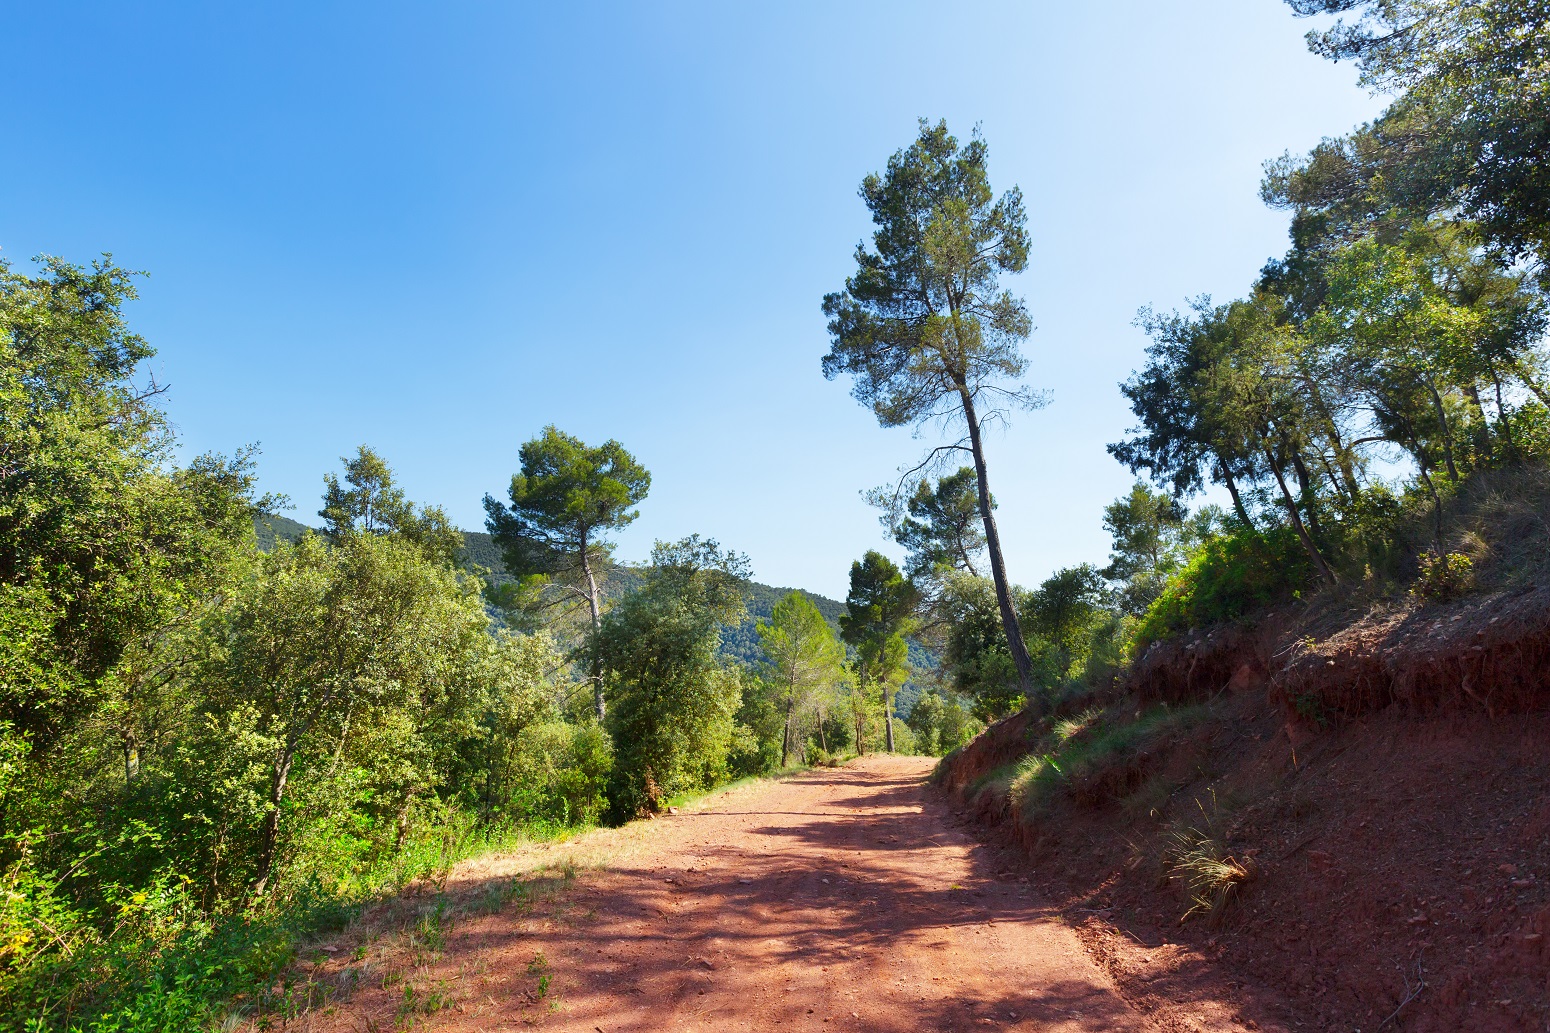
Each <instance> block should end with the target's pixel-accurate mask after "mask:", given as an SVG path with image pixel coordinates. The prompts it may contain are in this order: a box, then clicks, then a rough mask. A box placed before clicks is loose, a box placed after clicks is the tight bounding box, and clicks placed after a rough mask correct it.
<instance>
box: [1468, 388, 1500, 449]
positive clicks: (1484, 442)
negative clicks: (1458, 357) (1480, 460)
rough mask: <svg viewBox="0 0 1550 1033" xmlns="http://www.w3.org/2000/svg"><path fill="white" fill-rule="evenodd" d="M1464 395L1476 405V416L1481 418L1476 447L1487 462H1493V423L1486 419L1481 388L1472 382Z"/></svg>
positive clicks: (1476, 436) (1476, 435)
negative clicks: (1481, 399)
mask: <svg viewBox="0 0 1550 1033" xmlns="http://www.w3.org/2000/svg"><path fill="white" fill-rule="evenodd" d="M1464 393H1465V394H1466V395H1468V396H1469V400H1470V401H1471V402H1473V403H1475V415H1476V416H1479V417H1480V430H1479V432H1477V433H1476V434H1475V447H1476V448H1478V449H1479V450H1480V452H1481V454H1483V455H1484V456H1485V461H1486V462H1488V463H1489V462H1491V460H1492V459H1494V458H1495V457H1494V456H1493V455H1492V449H1491V421H1490V420H1488V419H1486V416H1485V405H1484V404H1483V403H1482V402H1481V401H1480V387H1479V385H1477V384H1476V383H1475V382H1474V381H1473V380H1471V381H1470V382H1469V383H1468V384H1467V385H1466V386H1465V387H1464Z"/></svg>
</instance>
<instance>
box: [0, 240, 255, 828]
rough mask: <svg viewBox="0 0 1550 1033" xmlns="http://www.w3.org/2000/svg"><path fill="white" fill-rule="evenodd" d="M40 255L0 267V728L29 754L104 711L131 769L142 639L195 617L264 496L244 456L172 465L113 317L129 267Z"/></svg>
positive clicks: (148, 388)
mask: <svg viewBox="0 0 1550 1033" xmlns="http://www.w3.org/2000/svg"><path fill="white" fill-rule="evenodd" d="M40 264H41V265H42V269H41V271H40V274H39V275H37V276H35V277H30V276H26V275H23V274H20V273H17V272H14V271H13V270H12V269H11V267H10V265H9V264H7V263H5V262H3V261H0V724H9V725H10V727H11V729H12V730H13V732H14V734H17V735H19V736H22V737H25V740H26V741H27V742H28V743H29V747H28V749H29V753H30V754H31V755H32V756H33V758H34V760H35V761H39V762H41V760H42V758H43V757H44V755H46V754H49V753H51V752H52V751H53V750H54V749H55V748H56V747H57V746H59V745H60V744H61V743H62V742H64V741H65V740H66V739H67V738H68V736H69V734H70V732H71V731H72V729H74V728H75V727H77V725H78V723H79V722H81V721H82V720H85V719H87V718H89V717H92V716H93V715H97V714H99V713H100V712H101V711H100V709H99V708H101V707H102V706H104V705H108V706H113V707H115V708H117V709H118V710H119V712H120V720H119V721H118V722H115V723H117V724H119V730H118V733H117V735H116V736H115V737H116V738H118V739H119V745H120V746H121V747H122V750H123V751H124V754H125V756H126V758H128V760H127V763H128V764H129V766H130V767H131V768H132V767H133V763H134V760H133V757H134V754H135V751H136V749H137V748H138V747H137V744H136V741H135V740H136V733H135V730H134V725H135V723H136V721H137V720H138V718H137V717H136V711H138V710H140V709H141V707H140V702H141V697H143V696H144V695H145V694H147V693H149V692H151V691H152V683H154V682H157V681H159V680H161V678H162V675H163V673H164V672H163V671H162V669H161V664H160V663H159V662H158V661H157V660H156V659H155V658H154V657H151V656H149V655H147V653H148V651H150V650H152V649H153V647H154V646H155V644H156V643H157V642H158V641H160V640H161V639H163V638H164V637H166V636H167V635H171V634H181V633H182V632H183V631H186V629H187V628H188V627H190V626H191V624H192V623H194V622H195V621H196V620H197V618H198V616H199V614H200V613H201V612H202V610H203V608H204V607H205V605H206V599H207V597H208V595H209V593H211V592H212V591H213V590H214V589H215V588H216V587H217V586H219V585H221V584H222V583H223V582H224V580H225V579H226V578H227V577H228V576H229V570H230V568H231V566H232V564H233V563H235V562H239V561H240V560H241V557H242V555H243V553H244V550H245V549H247V548H249V547H250V545H249V543H250V542H251V540H252V532H251V527H250V525H251V523H252V519H253V516H254V514H255V513H256V512H258V511H259V510H261V509H264V508H267V507H268V506H270V505H272V504H273V503H274V502H275V501H276V500H274V499H267V498H266V499H257V498H255V497H254V496H253V492H252V484H253V476H252V462H251V459H252V451H251V450H248V451H245V452H242V453H239V454H238V456H237V457H236V458H235V459H231V460H227V459H222V458H220V457H218V456H202V457H200V458H198V459H196V460H195V461H194V462H193V463H191V464H190V465H189V466H188V467H187V468H184V469H176V468H174V467H173V466H172V463H171V460H172V447H173V437H172V432H171V428H170V427H169V426H168V424H167V421H166V418H165V416H164V415H163V414H162V412H161V410H160V409H159V408H158V406H157V401H158V397H159V395H160V394H161V391H162V389H161V387H160V386H159V385H157V384H155V383H154V382H153V381H148V382H146V383H145V384H143V385H137V384H136V383H135V373H136V369H137V367H138V366H139V364H140V363H141V362H142V361H144V360H145V359H147V358H149V357H150V356H151V355H152V354H154V352H153V349H152V348H151V347H150V345H149V344H148V343H147V342H146V341H145V340H144V339H143V338H141V337H140V336H139V335H138V334H135V333H133V332H132V331H131V330H130V329H129V327H128V324H127V323H126V321H125V319H124V317H123V311H122V310H123V306H124V304H125V303H126V302H128V301H131V300H133V299H134V298H135V289H134V283H133V275H134V274H132V273H130V272H128V271H126V270H124V269H121V268H119V267H117V266H114V265H113V264H112V263H111V261H110V260H109V259H108V258H106V257H105V258H104V259H103V260H102V261H99V262H97V263H95V264H93V265H92V267H91V268H90V269H86V268H82V267H80V266H76V265H72V264H70V263H68V262H64V261H61V260H58V259H54V258H44V259H41V260H40ZM126 654H138V658H137V661H136V662H137V670H136V671H134V672H125V674H126V677H125V678H120V679H114V678H113V677H111V674H112V672H113V671H114V670H115V668H116V667H117V666H118V665H119V664H120V662H121V661H122V660H123V659H124V657H125V656H126ZM114 697H116V698H114ZM3 817H4V816H3V815H0V826H3V825H5V824H6V822H5V821H4V820H3Z"/></svg>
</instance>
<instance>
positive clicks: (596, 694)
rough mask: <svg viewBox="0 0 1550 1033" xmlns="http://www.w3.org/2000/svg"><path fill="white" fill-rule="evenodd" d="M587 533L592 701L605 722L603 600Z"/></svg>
mask: <svg viewBox="0 0 1550 1033" xmlns="http://www.w3.org/2000/svg"><path fill="white" fill-rule="evenodd" d="M587 545H588V543H587V534H586V532H585V531H583V532H582V533H581V572H582V573H583V574H585V575H586V576H587V608H588V609H589V610H591V613H592V658H591V665H592V666H591V674H592V702H593V705H594V707H595V708H596V710H597V720H598V724H602V723H603V717H604V715H605V714H606V712H607V711H606V708H605V706H604V703H603V661H602V657H601V656H599V655H598V652H597V633H598V632H599V631H600V630H602V627H603V607H602V601H601V600H600V599H599V598H598V591H597V578H596V577H595V576H593V574H592V560H591V557H589V556H588V555H587Z"/></svg>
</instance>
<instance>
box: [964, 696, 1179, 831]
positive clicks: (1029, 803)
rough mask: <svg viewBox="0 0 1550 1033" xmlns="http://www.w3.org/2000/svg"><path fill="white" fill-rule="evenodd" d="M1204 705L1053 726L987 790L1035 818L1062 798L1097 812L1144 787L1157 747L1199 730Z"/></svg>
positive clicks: (1097, 715) (1087, 717)
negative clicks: (996, 788) (1000, 788)
mask: <svg viewBox="0 0 1550 1033" xmlns="http://www.w3.org/2000/svg"><path fill="white" fill-rule="evenodd" d="M1208 710H1209V707H1208V706H1207V705H1205V704H1200V705H1196V706H1189V707H1174V706H1169V705H1168V704H1165V703H1164V704H1158V705H1157V706H1154V707H1149V708H1146V709H1144V710H1139V711H1130V710H1129V708H1128V707H1127V708H1119V707H1114V708H1109V709H1107V710H1103V709H1098V708H1093V709H1090V710H1087V711H1085V712H1083V713H1080V714H1077V715H1075V716H1073V717H1069V718H1064V719H1062V720H1058V721H1055V722H1053V723H1052V724H1051V725H1050V729H1049V732H1048V733H1047V734H1046V735H1045V737H1044V738H1043V739H1042V740H1040V742H1039V745H1038V746H1036V747H1035V748H1034V750H1033V751H1032V752H1030V753H1029V754H1028V755H1027V756H1025V757H1023V758H1022V759H1021V760H1019V761H1017V762H1016V763H1015V764H1013V765H1009V766H1008V767H1006V768H1002V769H1000V770H998V771H997V772H992V774H991V776H989V777H988V778H987V780H986V781H987V784H995V783H997V782H999V783H1001V784H1003V785H1004V786H1005V791H1006V794H1007V797H1008V799H1009V801H1010V803H1011V806H1012V807H1013V808H1015V809H1016V810H1017V812H1018V813H1020V814H1023V815H1025V816H1027V815H1033V814H1037V813H1040V812H1042V811H1044V810H1045V809H1047V808H1048V807H1049V806H1050V805H1051V804H1052V803H1053V802H1054V801H1055V799H1056V798H1057V797H1058V796H1060V795H1062V794H1063V795H1065V796H1067V797H1068V798H1070V799H1072V800H1074V801H1075V802H1077V803H1080V804H1083V805H1085V806H1091V807H1098V806H1103V805H1105V804H1108V803H1111V802H1114V801H1117V800H1121V799H1124V798H1126V797H1128V796H1129V795H1130V794H1132V793H1134V792H1135V791H1136V790H1138V789H1139V788H1141V787H1142V786H1143V785H1144V784H1146V782H1147V781H1148V776H1149V775H1150V773H1151V770H1152V767H1153V765H1154V763H1155V761H1156V759H1157V757H1158V755H1159V752H1160V747H1161V744H1162V743H1163V742H1164V741H1165V740H1167V739H1168V738H1170V737H1171V736H1173V735H1176V734H1178V733H1180V732H1182V731H1184V730H1186V729H1188V728H1190V727H1193V726H1194V725H1196V724H1198V723H1199V722H1200V721H1201V720H1203V719H1204V717H1205V716H1206V715H1207V713H1208Z"/></svg>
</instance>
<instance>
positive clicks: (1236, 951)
mask: <svg viewBox="0 0 1550 1033" xmlns="http://www.w3.org/2000/svg"><path fill="white" fill-rule="evenodd" d="M1323 623H1325V624H1327V625H1329V626H1328V627H1320V626H1319V622H1318V621H1317V620H1305V621H1303V622H1301V623H1294V622H1292V621H1290V620H1287V619H1285V615H1282V619H1279V620H1267V621H1262V622H1261V624H1260V625H1259V627H1258V628H1257V629H1243V628H1237V629H1223V630H1219V631H1217V632H1215V633H1214V634H1211V635H1201V636H1195V637H1192V638H1189V639H1186V640H1183V641H1176V642H1172V643H1166V644H1163V645H1160V646H1157V647H1154V649H1153V651H1152V652H1151V654H1149V655H1148V656H1147V657H1146V658H1145V659H1144V660H1143V662H1142V663H1141V664H1139V665H1138V669H1137V672H1136V677H1135V680H1134V681H1133V683H1132V685H1131V695H1130V697H1129V699H1130V700H1131V702H1130V703H1128V704H1125V703H1111V704H1110V707H1109V710H1108V711H1107V713H1108V715H1109V716H1110V718H1115V715H1118V714H1120V712H1121V711H1122V710H1123V708H1124V707H1125V706H1127V705H1128V706H1130V707H1134V708H1137V710H1138V711H1139V709H1140V708H1142V707H1145V706H1147V705H1151V706H1152V707H1154V708H1155V707H1157V706H1159V705H1160V703H1162V702H1166V703H1167V704H1168V705H1169V706H1170V707H1177V708H1179V710H1178V712H1179V713H1180V714H1184V715H1185V716H1182V717H1181V718H1180V719H1179V720H1177V721H1174V722H1172V723H1169V724H1165V725H1161V726H1160V727H1162V728H1163V729H1164V732H1161V733H1158V734H1155V735H1152V736H1150V737H1147V738H1144V739H1143V740H1141V741H1140V742H1139V744H1138V745H1137V746H1136V747H1135V748H1133V749H1131V750H1129V751H1128V752H1127V753H1126V754H1125V755H1124V756H1123V757H1120V758H1115V759H1113V760H1111V761H1110V762H1109V764H1110V767H1111V768H1112V769H1113V770H1114V771H1117V772H1118V773H1119V775H1122V776H1124V777H1116V776H1114V775H1113V774H1112V773H1111V775H1110V777H1109V778H1108V781H1107V782H1103V781H1101V780H1100V782H1099V783H1098V784H1101V785H1106V786H1110V787H1112V791H1110V792H1106V793H1094V792H1083V791H1081V788H1082V787H1081V785H1080V784H1079V781H1080V780H1079V779H1078V778H1076V777H1075V776H1073V777H1072V778H1071V779H1070V780H1068V781H1067V782H1066V783H1065V784H1064V785H1063V786H1062V788H1061V789H1060V791H1058V792H1054V793H1051V794H1048V795H1047V796H1046V797H1045V798H1043V799H1042V800H1041V801H1040V806H1039V807H1038V808H1036V809H1033V810H1030V809H1028V808H1027V807H1019V806H1014V805H1013V803H1012V801H1011V800H1010V798H1009V794H1008V792H1007V791H1006V786H1007V779H1006V777H1005V771H1006V766H1007V765H1008V763H1009V758H1015V757H1016V756H1018V755H1019V753H1021V754H1025V755H1026V754H1028V753H1029V751H1030V750H1033V749H1035V748H1036V744H1037V743H1038V742H1039V741H1040V736H1041V735H1045V734H1047V731H1048V728H1047V726H1045V725H1041V724H1039V723H1036V722H1030V721H1029V720H1028V719H1027V718H1026V717H1022V716H1019V717H1017V718H1013V719H1011V720H1009V721H1006V722H1003V723H1001V724H999V725H997V726H994V727H993V728H991V729H989V730H988V731H987V732H986V733H985V735H984V736H982V737H981V739H980V740H978V741H977V742H976V743H974V744H971V745H970V746H969V747H967V748H965V750H964V751H962V752H961V753H960V754H958V755H956V756H954V757H952V758H950V759H949V761H948V762H947V763H946V764H945V765H944V768H943V771H942V772H941V776H940V778H941V781H942V783H943V784H944V785H945V786H946V788H948V789H949V790H950V791H951V792H952V793H954V794H955V795H956V796H957V797H958V798H959V800H960V802H961V804H962V805H963V806H965V807H966V808H968V810H969V811H970V813H972V814H973V815H975V816H976V817H977V818H978V819H979V820H980V821H982V822H985V823H987V824H990V825H998V826H1000V827H1001V828H1003V829H1004V830H1005V831H1006V832H1007V833H1008V834H1009V836H1010V838H1011V839H1012V840H1013V841H1015V842H1016V843H1017V844H1018V846H1019V847H1020V848H1021V849H1022V851H1023V852H1024V854H1025V856H1026V857H1028V858H1029V861H1030V863H1031V866H1032V868H1033V869H1034V871H1035V872H1036V873H1037V875H1036V877H1035V881H1036V883H1046V884H1048V885H1049V887H1050V892H1051V896H1052V899H1055V900H1056V901H1058V902H1059V903H1060V904H1061V906H1062V907H1063V909H1064V913H1065V914H1066V915H1067V917H1068V918H1069V919H1070V920H1071V921H1073V923H1075V924H1077V925H1079V927H1080V928H1081V929H1082V935H1083V936H1084V938H1085V940H1086V941H1087V943H1088V944H1089V947H1090V948H1092V949H1093V950H1094V952H1095V953H1096V954H1098V955H1099V956H1100V957H1101V958H1102V959H1103V960H1104V962H1105V964H1106V966H1107V968H1108V970H1109V972H1110V974H1111V976H1112V977H1113V978H1114V979H1115V980H1116V983H1117V985H1118V986H1119V987H1120V988H1121V990H1122V992H1125V993H1126V994H1127V995H1129V996H1130V997H1131V998H1132V999H1135V1000H1138V1001H1145V1000H1146V999H1147V998H1148V997H1149V996H1155V997H1162V998H1166V997H1167V996H1168V995H1169V993H1170V989H1169V981H1170V980H1171V979H1173V978H1174V972H1175V971H1176V963H1175V961H1174V960H1173V959H1174V958H1175V957H1178V956H1185V957H1189V958H1198V959H1209V960H1210V961H1211V962H1212V963H1213V964H1214V966H1215V967H1216V969H1217V970H1218V971H1219V972H1220V974H1221V978H1223V979H1226V980H1229V981H1230V982H1232V983H1234V984H1237V985H1240V986H1242V987H1244V988H1245V989H1246V990H1248V989H1252V988H1255V987H1259V988H1263V989H1264V990H1265V991H1266V994H1265V996H1266V999H1271V1000H1279V1001H1280V1002H1281V1004H1280V1005H1279V1010H1277V1011H1276V1012H1275V1017H1276V1021H1278V1022H1280V1023H1282V1024H1284V1025H1286V1026H1288V1027H1290V1028H1297V1026H1298V1024H1301V1025H1302V1027H1303V1028H1308V1029H1331V1030H1336V1029H1338V1030H1369V1031H1370V1030H1375V1029H1378V1028H1380V1027H1381V1028H1385V1029H1392V1028H1399V1029H1403V1030H1413V1031H1437V1033H1441V1031H1455V1030H1469V1031H1481V1033H1494V1031H1498V1030H1500V1031H1508V1030H1512V1031H1518V1030H1524V1031H1527V1030H1544V1029H1546V1028H1547V1023H1550V943H1547V940H1550V751H1547V750H1546V749H1545V743H1546V742H1550V713H1547V712H1546V711H1547V709H1550V707H1547V704H1550V665H1547V662H1546V654H1545V643H1546V642H1550V591H1547V590H1544V589H1538V590H1535V589H1519V590H1517V591H1516V592H1513V593H1511V594H1508V593H1497V594H1494V595H1489V596H1477V597H1474V598H1473V599H1470V600H1466V601H1461V602H1457V603H1453V604H1449V605H1445V606H1421V605H1408V606H1401V607H1396V608H1394V609H1393V610H1392V611H1390V612H1380V613H1373V614H1369V615H1367V616H1365V617H1363V618H1362V619H1361V620H1357V621H1352V622H1349V623H1345V624H1343V625H1342V624H1341V623H1340V622H1339V621H1337V620H1335V619H1332V618H1326V619H1325V620H1324V621H1323ZM1181 705H1182V706H1181ZM1186 710H1187V713H1186ZM1121 716H1128V715H1121ZM998 772H999V773H1000V775H999V777H998ZM1181 837H1183V838H1185V839H1188V840H1189V841H1190V842H1195V843H1198V842H1200V841H1202V840H1209V841H1210V842H1211V843H1212V844H1214V849H1215V851H1216V853H1215V856H1217V857H1220V858H1225V859H1227V860H1229V861H1231V862H1232V863H1234V864H1238V865H1241V866H1242V870H1243V871H1245V872H1246V873H1247V878H1246V879H1244V880H1243V881H1242V882H1241V883H1240V884H1239V885H1237V886H1235V887H1234V889H1233V892H1232V893H1231V899H1230V901H1229V903H1228V904H1226V905H1225V906H1224V907H1223V908H1222V909H1221V910H1220V911H1218V912H1216V913H1215V914H1212V915H1205V914H1202V913H1200V912H1198V911H1197V912H1196V913H1195V914H1194V915H1192V916H1190V917H1189V918H1187V919H1182V918H1181V916H1183V915H1184V913H1185V912H1186V911H1187V910H1188V909H1189V908H1190V906H1191V900H1190V899H1189V893H1188V892H1187V891H1186V890H1185V889H1184V882H1185V879H1184V878H1183V876H1182V875H1181V872H1180V869H1179V868H1178V867H1177V863H1176V860H1172V859H1171V858H1170V850H1176V847H1177V844H1178V842H1179V841H1180V838H1181Z"/></svg>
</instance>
